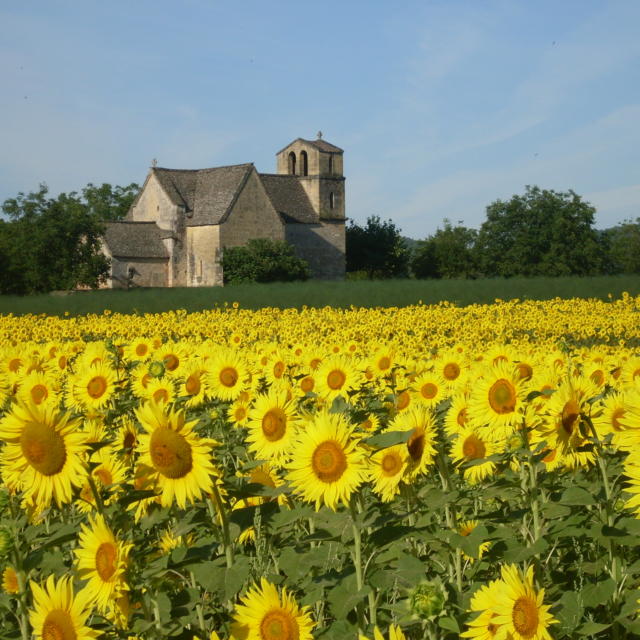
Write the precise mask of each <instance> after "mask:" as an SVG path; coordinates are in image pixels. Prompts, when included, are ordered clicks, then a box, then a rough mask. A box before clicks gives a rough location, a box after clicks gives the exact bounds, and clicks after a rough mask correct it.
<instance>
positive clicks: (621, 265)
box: [603, 218, 640, 274]
mask: <svg viewBox="0 0 640 640" xmlns="http://www.w3.org/2000/svg"><path fill="white" fill-rule="evenodd" d="M603 236H604V237H603V243H604V244H605V247H606V250H607V254H608V257H609V271H610V273H628V274H631V273H640V218H636V220H635V222H634V221H633V220H625V221H624V222H621V223H620V224H619V225H617V226H615V227H612V228H610V229H606V230H605V231H604V232H603Z"/></svg>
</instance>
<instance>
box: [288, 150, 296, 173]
mask: <svg viewBox="0 0 640 640" xmlns="http://www.w3.org/2000/svg"><path fill="white" fill-rule="evenodd" d="M289 173H290V174H291V175H292V176H295V175H296V154H295V153H294V152H293V151H291V152H290V153H289Z"/></svg>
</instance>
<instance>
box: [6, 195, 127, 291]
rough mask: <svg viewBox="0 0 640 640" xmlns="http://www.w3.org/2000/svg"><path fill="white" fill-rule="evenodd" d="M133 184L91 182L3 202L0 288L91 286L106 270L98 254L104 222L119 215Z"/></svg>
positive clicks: (105, 265) (98, 281)
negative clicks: (50, 194) (52, 194)
mask: <svg viewBox="0 0 640 640" xmlns="http://www.w3.org/2000/svg"><path fill="white" fill-rule="evenodd" d="M136 189H137V185H134V184H131V185H129V186H127V187H115V188H113V187H111V185H108V184H103V185H102V186H101V187H95V186H94V185H92V184H89V185H87V187H86V188H85V189H84V190H83V191H82V194H81V195H79V194H77V193H76V192H71V193H68V194H67V193H61V194H60V195H59V196H58V197H57V198H51V197H48V188H47V186H46V185H44V184H41V185H40V187H39V189H38V190H37V191H34V192H31V193H28V194H24V193H19V194H18V196H17V197H15V198H9V199H7V200H5V201H4V203H3V205H2V211H3V212H4V214H5V215H6V216H7V217H8V220H7V221H2V222H1V224H0V292H1V293H12V294H28V293H43V292H47V291H52V290H56V289H72V288H74V287H76V286H78V285H83V286H90V287H95V286H97V285H98V284H99V283H100V281H101V280H102V279H103V278H104V277H105V276H106V275H107V273H108V271H109V261H108V259H107V258H106V257H105V256H104V255H102V254H101V253H100V238H101V236H102V235H103V233H104V221H107V220H118V219H121V218H122V217H124V214H126V210H127V209H128V207H129V205H130V204H131V201H132V199H133V197H135V193H134V191H135V190H136Z"/></svg>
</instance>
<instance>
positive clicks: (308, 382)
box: [300, 376, 315, 393]
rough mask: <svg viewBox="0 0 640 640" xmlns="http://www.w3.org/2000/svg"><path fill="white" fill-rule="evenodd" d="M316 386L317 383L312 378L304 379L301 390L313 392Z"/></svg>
mask: <svg viewBox="0 0 640 640" xmlns="http://www.w3.org/2000/svg"><path fill="white" fill-rule="evenodd" d="M314 384H315V383H314V381H313V378H312V377H311V376H307V377H306V378H303V379H302V382H301V383H300V388H301V389H302V390H303V391H304V392H305V393H308V392H310V391H313V387H314Z"/></svg>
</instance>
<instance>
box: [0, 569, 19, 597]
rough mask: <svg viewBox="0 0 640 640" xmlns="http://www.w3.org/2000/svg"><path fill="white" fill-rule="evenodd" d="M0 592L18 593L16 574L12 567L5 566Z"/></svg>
mask: <svg viewBox="0 0 640 640" xmlns="http://www.w3.org/2000/svg"><path fill="white" fill-rule="evenodd" d="M2 590H3V591H4V592H5V593H9V594H12V593H19V591H20V583H19V582H18V574H17V572H16V570H15V569H14V568H13V567H12V566H6V567H5V568H4V571H3V572H2Z"/></svg>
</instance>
